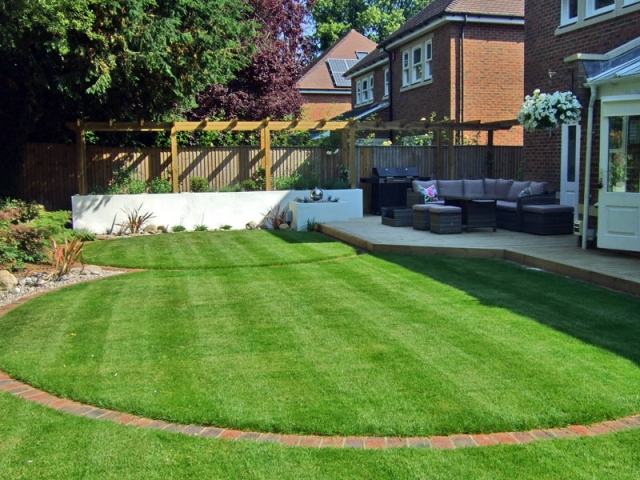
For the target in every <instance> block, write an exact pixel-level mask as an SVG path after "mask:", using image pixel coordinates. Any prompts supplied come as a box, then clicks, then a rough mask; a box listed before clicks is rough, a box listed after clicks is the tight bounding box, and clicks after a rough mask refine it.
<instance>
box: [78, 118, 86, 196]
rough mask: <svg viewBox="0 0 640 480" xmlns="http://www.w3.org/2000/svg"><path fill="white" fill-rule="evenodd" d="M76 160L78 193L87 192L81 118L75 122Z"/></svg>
mask: <svg viewBox="0 0 640 480" xmlns="http://www.w3.org/2000/svg"><path fill="white" fill-rule="evenodd" d="M76 161H77V162H78V193H79V194H80V195H86V194H87V143H86V135H85V131H84V127H83V125H82V120H80V119H78V120H77V122H76Z"/></svg>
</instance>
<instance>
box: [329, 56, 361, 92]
mask: <svg viewBox="0 0 640 480" xmlns="http://www.w3.org/2000/svg"><path fill="white" fill-rule="evenodd" d="M356 63H358V60H357V59H351V58H330V59H328V60H327V64H328V65H329V72H330V73H331V78H332V79H333V84H334V86H336V87H350V86H351V80H349V79H348V78H344V76H343V75H344V72H346V71H347V70H349V69H350V68H351V67H353V66H354V65H355V64H356Z"/></svg>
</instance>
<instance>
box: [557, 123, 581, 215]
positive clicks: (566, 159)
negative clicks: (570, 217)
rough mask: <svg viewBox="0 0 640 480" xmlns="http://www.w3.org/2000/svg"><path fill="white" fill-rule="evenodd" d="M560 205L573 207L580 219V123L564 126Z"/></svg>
mask: <svg viewBox="0 0 640 480" xmlns="http://www.w3.org/2000/svg"><path fill="white" fill-rule="evenodd" d="M560 176H561V178H560V205H570V206H572V207H573V212H574V220H577V219H578V204H579V203H580V184H579V181H578V180H579V179H580V125H563V126H562V163H561V166H560Z"/></svg>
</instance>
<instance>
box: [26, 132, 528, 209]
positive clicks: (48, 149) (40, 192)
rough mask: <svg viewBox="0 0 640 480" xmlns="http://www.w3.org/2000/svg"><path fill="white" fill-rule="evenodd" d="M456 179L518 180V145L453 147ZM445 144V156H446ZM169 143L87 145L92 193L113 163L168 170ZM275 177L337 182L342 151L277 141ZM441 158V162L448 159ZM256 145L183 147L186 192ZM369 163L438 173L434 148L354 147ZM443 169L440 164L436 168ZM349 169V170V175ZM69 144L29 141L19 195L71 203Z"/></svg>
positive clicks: (159, 172) (255, 163) (241, 173)
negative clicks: (158, 145)
mask: <svg viewBox="0 0 640 480" xmlns="http://www.w3.org/2000/svg"><path fill="white" fill-rule="evenodd" d="M454 148H455V149H456V152H455V159H456V164H455V174H454V178H483V177H485V176H492V177H495V178H515V177H517V176H518V171H519V168H520V166H521V163H522V147H494V148H493V156H494V158H493V160H492V161H488V158H489V156H488V152H489V150H488V147H486V146H456V147H454ZM446 149H447V147H445V148H444V152H443V158H445V159H446V158H448V157H447V151H446ZM169 156H170V151H169V149H167V148H143V149H137V148H110V147H97V146H88V147H87V172H86V174H87V185H88V187H89V191H92V190H94V189H104V188H106V187H107V186H108V185H109V183H110V181H111V179H112V173H113V171H114V170H115V169H118V168H127V167H130V166H134V167H135V170H136V174H137V176H138V178H139V179H141V180H144V181H147V182H148V181H150V180H152V179H154V178H158V177H160V176H163V175H164V176H166V175H169V173H170V171H171V165H170V162H169ZM272 158H273V177H274V178H278V177H283V176H292V175H294V174H299V175H301V176H302V177H303V178H308V179H313V180H314V181H315V182H317V184H318V186H320V187H324V186H327V185H331V184H335V183H336V182H337V181H338V179H339V178H340V172H341V169H343V168H344V167H346V165H345V166H343V165H342V164H341V158H342V156H341V152H340V151H339V150H327V149H326V148H324V147H309V148H304V147H274V148H273V149H272ZM445 161H446V160H445ZM260 163H261V155H260V149H259V148H258V147H215V148H201V147H193V148H191V147H182V148H180V150H179V153H178V164H179V168H178V170H179V172H180V177H179V185H180V189H181V191H184V192H187V191H189V184H190V179H191V178H193V177H203V178H206V179H207V180H208V182H209V186H210V187H212V188H213V189H220V188H222V187H225V186H227V185H231V184H237V183H240V182H242V181H243V180H246V179H248V178H250V176H251V174H252V173H253V172H254V171H255V170H256V169H257V168H258V167H259V166H260ZM374 167H416V168H417V169H418V172H419V175H420V176H422V177H432V178H436V174H435V172H436V171H438V170H437V169H436V147H395V146H390V147H358V148H357V149H356V172H355V175H356V178H357V179H358V180H359V179H360V178H362V177H370V176H371V172H372V169H373V168H374ZM441 171H442V170H441ZM352 174H353V173H352ZM76 175H77V161H76V148H75V146H74V145H49V144H29V145H28V146H27V149H26V155H25V159H24V163H23V172H22V176H21V178H20V181H19V192H20V193H19V197H20V198H22V199H24V200H28V201H31V200H33V201H37V202H40V203H42V204H44V205H45V206H47V208H50V209H69V208H70V205H71V199H70V197H71V196H72V195H75V194H76V193H77V192H78V185H77V180H76Z"/></svg>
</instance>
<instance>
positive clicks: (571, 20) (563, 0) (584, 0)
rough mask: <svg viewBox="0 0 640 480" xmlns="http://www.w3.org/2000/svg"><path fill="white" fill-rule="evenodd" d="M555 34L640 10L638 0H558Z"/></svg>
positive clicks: (639, 1)
mask: <svg viewBox="0 0 640 480" xmlns="http://www.w3.org/2000/svg"><path fill="white" fill-rule="evenodd" d="M560 6H561V8H560V26H559V28H558V29H557V30H556V32H555V33H556V35H560V34H563V33H568V32H573V31H574V30H577V29H580V28H584V27H588V26H591V25H594V24H596V23H601V22H606V21H609V20H611V19H612V18H617V17H619V16H621V15H627V14H630V13H633V12H638V11H640V0H560Z"/></svg>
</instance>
